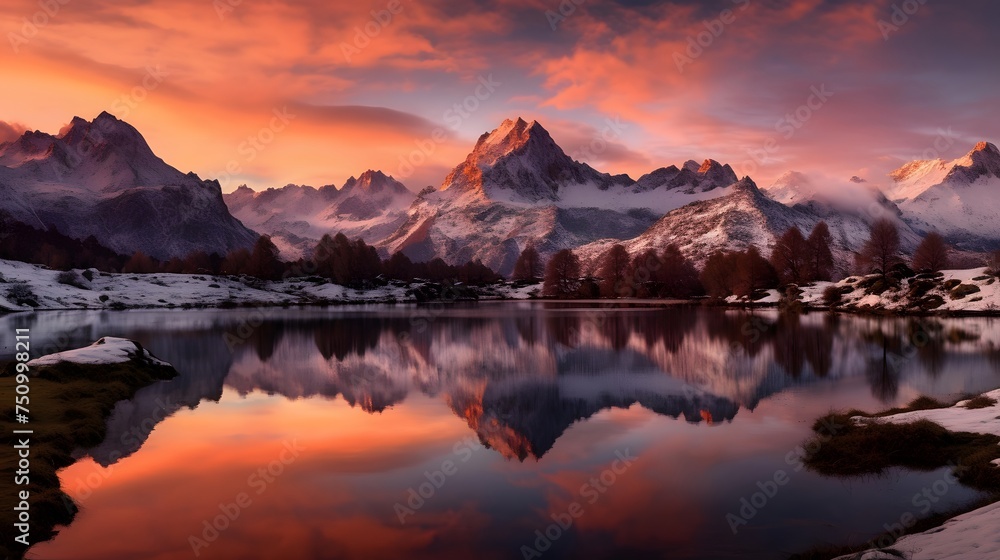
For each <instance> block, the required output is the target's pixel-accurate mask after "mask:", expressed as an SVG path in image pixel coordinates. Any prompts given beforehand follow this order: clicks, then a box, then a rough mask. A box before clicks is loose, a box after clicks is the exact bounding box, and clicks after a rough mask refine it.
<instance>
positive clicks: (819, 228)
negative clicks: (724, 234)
mask: <svg viewBox="0 0 1000 560" xmlns="http://www.w3.org/2000/svg"><path fill="white" fill-rule="evenodd" d="M832 246H833V235H832V234H831V232H830V228H829V226H828V225H827V224H826V222H822V221H821V222H819V223H818V224H816V226H815V227H813V229H812V231H811V232H810V233H809V235H808V236H806V235H804V234H803V233H802V231H801V230H800V229H799V228H798V227H796V226H793V227H790V228H789V229H788V230H787V231H786V232H785V233H784V234H783V235H782V236H781V237H779V238H778V239H777V241H776V243H775V246H774V249H773V251H772V252H771V255H770V258H764V256H762V255H761V254H760V251H759V250H758V249H757V248H756V247H754V246H750V247H748V248H747V249H745V250H742V251H717V252H715V253H713V254H711V255H709V256H708V258H707V259H706V261H705V264H704V266H703V267H702V269H701V270H700V271H699V270H698V269H697V268H696V267H695V266H694V264H693V263H692V261H691V260H689V259H688V258H687V257H685V256H684V254H683V253H682V252H681V250H680V248H679V247H677V246H676V245H674V244H671V245H668V246H667V247H666V248H664V249H663V251H657V250H656V249H652V248H650V249H645V250H643V251H641V252H638V253H637V254H635V255H630V254H629V252H628V250H627V249H626V248H625V246H624V245H621V244H615V245H612V246H611V247H609V248H608V249H607V251H605V252H604V254H603V255H602V256H601V258H600V260H599V262H598V264H597V268H596V271H595V276H594V277H588V278H582V277H581V276H582V265H581V263H580V259H579V257H578V256H577V255H576V254H575V253H573V251H571V250H569V249H565V250H562V251H559V252H557V253H556V254H555V255H553V256H552V258H550V259H549V261H548V263H547V264H546V265H545V266H544V268H543V266H542V262H541V258H540V257H539V253H538V251H537V249H536V248H535V247H534V245H533V244H531V243H529V244H528V246H527V247H526V248H525V249H524V251H522V253H521V256H520V258H518V260H517V263H516V265H515V267H514V274H513V279H514V280H531V279H538V278H539V277H543V286H542V293H543V295H545V296H547V297H555V298H574V297H589V296H590V294H591V292H593V291H594V290H593V286H596V289H597V290H596V291H597V293H598V294H599V295H600V297H603V298H620V297H655V298H677V299H688V298H691V297H694V296H699V295H708V296H710V297H714V298H725V297H728V296H731V295H735V296H738V297H750V296H753V295H754V294H755V293H758V292H760V291H761V290H767V289H772V288H778V287H780V286H787V285H792V284H794V285H801V284H809V283H812V282H817V281H830V280H832V279H833V277H834V273H835V261H834V256H833V249H832ZM949 254H950V249H949V247H948V245H947V243H945V240H944V238H943V237H942V236H941V235H940V234H938V233H936V232H932V233H930V234H928V235H927V236H926V237H925V238H924V239H923V241H922V242H921V243H920V245H919V246H918V247H917V249H916V251H915V252H914V254H913V256H912V259H911V262H910V264H911V265H912V268H913V269H914V270H916V271H920V272H925V271H939V270H942V269H945V268H947V267H948V263H949ZM996 261H997V265H998V266H997V268H1000V253H998V255H997V257H996ZM856 264H857V269H858V272H859V273H862V274H869V273H873V272H874V273H879V274H888V273H889V272H890V271H891V270H892V269H893V268H894V267H897V266H899V265H905V264H906V260H905V259H904V256H903V253H902V251H901V240H900V234H899V229H898V227H897V226H896V224H895V223H894V222H893V221H892V220H890V219H888V218H883V219H879V220H877V221H875V222H874V223H873V224H872V225H871V227H870V231H869V237H868V240H867V241H866V242H865V243H864V245H863V246H862V247H861V249H860V251H859V252H858V253H857V255H856ZM543 270H544V272H543Z"/></svg>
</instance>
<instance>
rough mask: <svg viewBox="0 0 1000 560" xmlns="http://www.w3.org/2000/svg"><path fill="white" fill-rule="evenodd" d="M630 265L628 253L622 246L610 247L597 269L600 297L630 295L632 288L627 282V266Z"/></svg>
mask: <svg viewBox="0 0 1000 560" xmlns="http://www.w3.org/2000/svg"><path fill="white" fill-rule="evenodd" d="M630 264H631V262H630V260H629V256H628V251H627V250H626V249H625V247H624V246H623V245H620V244H616V245H612V246H611V248H610V249H608V251H607V252H606V253H604V257H603V258H601V264H600V266H599V267H598V269H597V276H598V278H600V283H599V284H598V287H599V290H600V295H601V297H605V298H615V297H627V296H629V295H631V292H632V287H631V282H630V281H629V277H628V276H629V274H628V273H629V265H630Z"/></svg>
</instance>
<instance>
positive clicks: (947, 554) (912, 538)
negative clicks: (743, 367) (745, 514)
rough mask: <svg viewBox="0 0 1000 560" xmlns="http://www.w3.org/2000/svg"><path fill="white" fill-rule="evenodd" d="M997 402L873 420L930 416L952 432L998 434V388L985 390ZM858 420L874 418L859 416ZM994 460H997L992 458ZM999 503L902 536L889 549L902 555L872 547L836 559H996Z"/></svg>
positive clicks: (998, 555)
mask: <svg viewBox="0 0 1000 560" xmlns="http://www.w3.org/2000/svg"><path fill="white" fill-rule="evenodd" d="M986 396H987V397H990V398H992V399H993V400H996V401H998V404H994V405H993V406H988V407H986V408H978V409H969V408H966V405H967V404H968V401H962V402H959V403H957V404H955V405H954V406H952V407H949V408H940V409H934V410H917V411H913V412H903V413H900V414H894V415H892V416H886V417H884V418H878V419H876V420H874V421H880V422H895V423H907V422H914V421H917V420H922V419H926V420H930V421H931V422H935V423H937V424H940V425H941V426H943V427H944V428H946V429H948V430H950V431H953V432H974V433H981V434H993V435H997V436H1000V421H998V420H997V418H998V417H1000V389H998V390H996V391H991V392H989V393H986ZM857 420H858V421H862V422H865V421H873V420H869V419H862V418H858V419H857ZM994 462H995V463H996V461H994ZM997 528H1000V503H994V504H990V505H988V506H986V507H982V508H980V509H977V510H975V511H971V512H969V513H966V514H964V515H960V516H958V517H955V518H953V519H949V520H948V521H947V522H945V524H944V525H942V526H940V527H936V528H934V529H930V530H928V531H925V532H923V533H916V534H913V535H907V536H905V537H901V538H900V539H899V540H898V541H896V542H895V543H894V544H893V545H892V547H891V549H892V550H896V551H899V552H901V553H902V556H899V555H896V556H893V555H889V554H888V553H886V552H881V551H875V550H871V551H868V552H865V553H862V554H861V555H848V556H841V557H840V558H838V559H837V560H853V559H859V560H869V559H879V558H890V559H898V558H906V559H907V560H940V559H943V558H962V559H964V560H996V559H997V558H1000V531H997Z"/></svg>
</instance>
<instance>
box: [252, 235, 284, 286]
mask: <svg viewBox="0 0 1000 560" xmlns="http://www.w3.org/2000/svg"><path fill="white" fill-rule="evenodd" d="M282 268H283V263H282V262H281V259H280V258H278V248H277V247H276V246H275V245H274V242H273V241H271V238H270V237H268V236H266V235H262V236H260V237H259V238H257V242H256V243H255V244H254V246H253V252H252V253H250V259H249V260H248V261H247V264H246V273H247V274H249V275H251V276H256V277H257V278H263V279H264V280H278V279H279V278H281V271H282Z"/></svg>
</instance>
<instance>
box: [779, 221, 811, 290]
mask: <svg viewBox="0 0 1000 560" xmlns="http://www.w3.org/2000/svg"><path fill="white" fill-rule="evenodd" d="M771 265H772V266H774V268H775V270H777V272H778V277H779V278H780V280H781V282H782V283H785V284H801V283H802V282H808V281H809V279H808V277H807V269H808V265H809V248H808V244H807V243H806V238H805V237H804V236H803V235H802V231H800V230H799V228H798V227H797V226H792V227H791V228H789V229H788V231H786V232H785V234H784V235H782V236H781V237H780V238H779V239H778V241H777V243H775V245H774V251H773V252H772V253H771Z"/></svg>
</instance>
